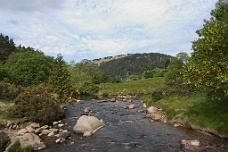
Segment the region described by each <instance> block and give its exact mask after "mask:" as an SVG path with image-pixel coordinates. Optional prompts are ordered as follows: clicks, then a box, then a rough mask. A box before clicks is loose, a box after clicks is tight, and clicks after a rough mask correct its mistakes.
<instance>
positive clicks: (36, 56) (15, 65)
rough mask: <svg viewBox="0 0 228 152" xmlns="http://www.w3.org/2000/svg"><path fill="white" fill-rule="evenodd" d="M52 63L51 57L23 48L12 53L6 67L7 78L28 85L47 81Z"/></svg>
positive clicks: (15, 82) (17, 83)
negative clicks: (7, 69) (7, 70)
mask: <svg viewBox="0 0 228 152" xmlns="http://www.w3.org/2000/svg"><path fill="white" fill-rule="evenodd" d="M52 63H53V58H52V57H48V56H45V55H44V54H43V53H42V52H39V51H27V50H26V49H25V50H19V51H17V52H15V53H12V54H11V55H10V56H9V58H8V60H7V62H6V67H8V68H9V79H10V81H11V82H12V83H14V84H16V85H23V86H29V85H37V84H40V83H45V82H47V80H48V77H49V75H50V71H51V68H52Z"/></svg>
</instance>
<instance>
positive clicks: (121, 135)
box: [40, 100, 228, 152]
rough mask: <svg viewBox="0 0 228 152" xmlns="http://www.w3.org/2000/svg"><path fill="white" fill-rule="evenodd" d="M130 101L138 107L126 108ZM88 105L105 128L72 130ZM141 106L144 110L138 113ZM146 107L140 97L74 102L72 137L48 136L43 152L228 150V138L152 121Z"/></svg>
mask: <svg viewBox="0 0 228 152" xmlns="http://www.w3.org/2000/svg"><path fill="white" fill-rule="evenodd" d="M127 104H135V108H134V109H124V108H123V107H124V105H127ZM85 107H90V109H91V110H92V115H93V116H96V117H97V118H98V119H102V120H103V121H104V123H105V127H103V128H101V129H100V130H98V131H97V132H95V134H93V135H92V136H90V137H83V136H82V135H77V134H75V133H73V127H74V125H75V123H76V121H77V119H78V118H79V117H80V116H81V114H82V111H83V109H84V108H85ZM142 109H143V110H144V112H137V111H138V110H142ZM145 110H146V109H145V108H143V107H142V101H141V100H134V101H133V102H132V103H127V102H114V103H113V102H102V101H101V100H89V101H80V102H78V103H75V104H74V105H72V106H68V107H67V109H66V119H65V123H66V124H67V125H66V126H65V129H67V130H68V131H70V132H71V138H70V139H69V140H67V141H66V142H65V143H61V144H56V143H55V140H56V138H53V137H48V138H45V139H43V140H44V141H45V143H46V145H47V148H45V149H43V150H40V152H89V151H95V152H96V151H97V152H125V151H129V152H228V141H227V140H223V139H220V138H217V137H213V136H209V135H205V134H202V133H199V132H196V131H193V130H188V129H184V128H174V127H173V126H171V125H168V124H163V123H160V122H151V121H150V119H149V118H146V117H145V115H146V111H145ZM182 139H197V140H199V141H200V142H201V143H202V146H201V147H191V146H182V145H181V144H180V140H182Z"/></svg>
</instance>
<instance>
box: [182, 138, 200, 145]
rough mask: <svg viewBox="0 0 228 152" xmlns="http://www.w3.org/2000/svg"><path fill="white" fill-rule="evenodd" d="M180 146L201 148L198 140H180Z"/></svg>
mask: <svg viewBox="0 0 228 152" xmlns="http://www.w3.org/2000/svg"><path fill="white" fill-rule="evenodd" d="M181 144H182V145H186V146H194V147H199V146H201V143H200V141H199V140H186V139H182V140H181Z"/></svg>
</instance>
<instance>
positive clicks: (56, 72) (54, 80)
mask: <svg viewBox="0 0 228 152" xmlns="http://www.w3.org/2000/svg"><path fill="white" fill-rule="evenodd" d="M49 86H50V88H51V91H52V92H54V93H57V94H58V96H59V99H60V100H61V101H65V100H66V99H67V98H69V97H70V96H71V93H72V92H71V91H72V85H71V81H70V72H69V71H68V66H67V64H66V62H65V61H64V60H63V57H62V56H61V55H60V54H59V55H58V56H57V58H56V59H55V62H54V65H53V68H52V71H51V75H50V77H49Z"/></svg>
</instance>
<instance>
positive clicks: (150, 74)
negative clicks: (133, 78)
mask: <svg viewBox="0 0 228 152" xmlns="http://www.w3.org/2000/svg"><path fill="white" fill-rule="evenodd" d="M153 76H154V72H153V70H146V71H144V72H143V77H144V78H145V79H148V78H153Z"/></svg>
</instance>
